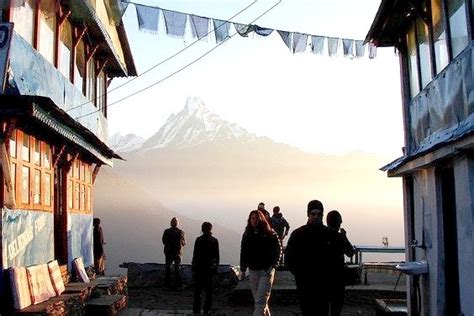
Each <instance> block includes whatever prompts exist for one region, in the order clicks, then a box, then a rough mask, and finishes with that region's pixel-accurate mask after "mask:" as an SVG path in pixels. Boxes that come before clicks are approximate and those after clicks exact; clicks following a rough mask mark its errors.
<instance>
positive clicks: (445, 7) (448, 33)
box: [404, 0, 474, 99]
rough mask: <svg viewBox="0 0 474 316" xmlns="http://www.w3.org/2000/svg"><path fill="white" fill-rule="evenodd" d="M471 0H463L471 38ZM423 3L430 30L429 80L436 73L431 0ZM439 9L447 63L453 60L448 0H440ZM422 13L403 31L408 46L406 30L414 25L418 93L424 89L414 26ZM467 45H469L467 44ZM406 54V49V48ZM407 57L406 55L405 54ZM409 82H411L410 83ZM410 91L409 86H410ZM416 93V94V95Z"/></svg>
mask: <svg viewBox="0 0 474 316" xmlns="http://www.w3.org/2000/svg"><path fill="white" fill-rule="evenodd" d="M472 4H473V1H472V0H465V14H466V21H467V31H468V38H469V39H472V36H473V33H472V30H471V29H472V28H474V25H472V23H471V22H472V19H471V11H472V10H471V7H472ZM425 5H426V6H427V7H428V10H427V11H428V18H427V19H423V20H424V21H425V23H426V24H427V25H428V29H429V32H430V35H429V37H430V44H429V50H430V57H431V73H432V79H431V81H433V80H434V78H436V76H437V75H438V74H437V69H436V56H435V49H434V40H433V23H432V17H431V14H432V12H431V1H429V0H425ZM441 6H442V8H441V10H442V14H443V16H444V19H445V21H446V25H445V26H446V43H447V46H448V60H449V62H448V65H449V64H450V63H451V62H452V61H453V49H452V39H451V25H450V23H449V14H448V0H442V1H441ZM421 15H422V14H415V18H414V19H413V20H412V22H411V23H410V24H409V27H408V28H407V31H406V32H405V37H404V38H405V40H404V41H405V46H406V47H408V41H407V35H408V31H409V30H410V29H411V27H412V25H415V39H416V60H417V67H416V69H417V72H418V84H419V86H420V91H419V92H418V94H419V93H420V92H421V91H423V90H424V88H426V87H423V84H422V80H421V63H420V51H419V43H418V29H417V27H416V23H417V20H418V19H419V18H422V16H421ZM468 46H469V45H468ZM407 54H408V50H407ZM407 58H408V55H407ZM407 73H409V69H408V68H407ZM410 84H411V83H410ZM410 91H411V88H410ZM418 94H417V95H418ZM414 97H415V95H411V94H410V99H413V98H414Z"/></svg>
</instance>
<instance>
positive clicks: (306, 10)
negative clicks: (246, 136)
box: [109, 0, 403, 158]
mask: <svg viewBox="0 0 474 316" xmlns="http://www.w3.org/2000/svg"><path fill="white" fill-rule="evenodd" d="M137 2H139V3H142V4H146V5H151V6H158V7H160V8H163V9H168V10H172V11H180V12H185V13H189V14H195V15H200V16H205V17H210V18H217V19H222V20H228V19H229V18H230V17H232V16H233V15H235V13H237V12H239V11H240V10H242V9H243V8H245V7H247V6H248V5H249V4H251V3H252V1H250V0H247V1H244V0H227V1H222V0H201V1H196V0H178V1H176V0H173V1H170V0H167V1H158V0H137ZM277 3H278V4H277ZM275 4H277V5H276V6H275V7H274V8H273V9H272V10H270V11H269V12H268V13H266V14H265V15H263V16H262V17H260V18H259V19H258V20H255V19H256V18H257V17H259V16H260V15H262V13H264V12H265V11H266V10H268V9H269V8H271V7H272V6H273V5H275ZM379 4H380V0H361V1H353V0H282V1H281V2H278V1H270V0H258V1H256V2H255V3H254V4H252V5H251V6H250V7H249V8H248V9H247V10H245V11H244V12H243V13H242V14H239V15H238V16H237V17H235V18H234V19H232V22H238V23H242V24H258V25H259V26H262V27H268V28H272V29H277V30H284V31H293V32H301V33H307V34H313V35H321V36H331V37H340V38H352V39H364V38H365V36H366V34H367V32H368V30H369V28H370V25H371V23H372V21H373V18H374V16H375V14H376V12H377V9H378V6H379ZM161 22H162V21H160V26H159V31H158V34H150V33H146V32H142V31H139V30H138V23H137V18H136V11H135V6H134V5H132V4H131V5H129V7H128V9H127V10H126V12H125V15H124V23H125V27H126V30H127V34H128V39H129V42H130V46H131V49H132V54H133V56H134V60H135V64H136V67H137V70H138V73H139V74H142V73H143V72H145V71H147V70H148V69H149V68H151V67H153V66H155V65H157V64H159V63H161V62H163V61H164V60H166V59H167V58H168V57H169V56H172V55H173V54H175V53H177V52H179V51H181V50H183V49H184V48H186V49H184V50H183V52H182V53H180V54H179V55H178V56H176V57H173V58H171V59H170V60H168V61H166V62H164V63H163V64H161V65H159V66H157V67H156V68H155V69H153V70H152V71H149V72H148V73H146V74H145V75H140V76H139V77H138V78H136V79H134V80H133V81H131V82H130V83H128V84H126V85H124V86H123V87H121V88H118V89H116V90H114V91H111V92H110V93H109V103H114V102H115V101H117V100H120V99H122V98H124V97H126V96H128V95H130V94H132V93H134V92H136V91H138V90H140V89H143V88H145V87H147V86H149V85H152V84H155V83H157V82H159V83H157V84H156V85H154V86H153V87H152V88H150V89H148V90H146V91H144V92H143V93H139V94H137V95H135V96H133V97H130V98H128V99H126V100H124V101H122V102H119V103H116V104H113V105H112V106H110V108H109V134H110V135H113V134H115V133H117V132H118V133H121V134H122V135H124V134H128V133H134V134H136V135H139V136H142V137H144V138H148V137H150V136H152V135H153V134H154V133H156V132H157V131H158V129H159V128H160V127H161V126H162V125H163V124H164V123H165V121H166V119H167V118H168V117H169V116H170V115H171V114H172V113H176V112H179V111H180V110H181V109H182V108H183V107H184V105H185V103H186V99H187V98H188V97H196V96H197V97H200V98H201V99H202V100H203V101H204V103H205V104H206V105H207V107H208V108H209V109H210V110H211V111H212V112H214V113H216V114H218V115H220V116H221V117H222V118H224V119H226V120H229V121H231V122H235V123H237V124H239V125H240V126H242V127H244V128H246V129H247V130H248V131H250V132H252V133H255V134H257V135H258V136H268V137H270V138H272V139H273V140H275V141H277V142H283V143H287V144H290V145H293V146H297V147H299V148H301V149H303V150H305V151H308V152H315V153H329V154H345V153H348V152H351V151H364V152H370V153H377V154H383V155H387V156H390V157H392V158H397V157H399V156H401V155H402V150H401V148H402V146H403V127H402V113H401V97H400V74H399V64H398V57H397V55H396V54H395V52H394V50H393V48H383V49H378V54H377V57H376V58H375V59H372V60H370V59H368V58H364V59H349V58H344V57H342V56H338V57H329V56H327V53H326V54H324V55H323V56H319V55H314V54H312V53H311V52H310V49H309V47H308V49H307V51H306V52H305V53H297V54H292V53H291V52H290V51H289V49H288V48H287V47H286V46H285V44H284V43H283V41H282V40H281V38H280V36H279V35H278V34H277V32H273V33H272V34H271V35H270V36H269V37H260V36H258V35H250V36H249V37H248V38H244V37H241V36H240V35H236V36H234V37H232V38H231V39H229V40H228V41H226V42H225V43H224V44H222V45H220V46H219V47H217V48H216V43H215V40H214V37H213V36H211V37H210V38H209V39H208V41H207V42H206V41H199V42H198V43H196V44H193V45H192V46H190V45H191V43H193V41H194V40H193V39H192V37H191V36H190V34H189V33H190V32H188V31H189V30H187V35H186V36H185V38H184V39H176V38H172V37H169V36H167V35H166V33H165V28H164V25H163V24H162V23H161ZM234 32H235V30H234V28H233V27H231V34H232V33H234ZM214 48H215V49H214ZM212 49H214V50H212ZM211 50H212V51H211ZM204 54H207V55H205V56H204V57H202V56H203V55H204ZM197 59H199V60H197ZM196 60H197V61H196ZM190 63H191V65H190V66H189V67H186V68H185V69H183V70H182V71H179V70H180V69H181V68H183V67H184V66H185V65H187V64H190ZM174 73H175V74H174ZM168 76H169V78H167V77H168ZM166 78H167V79H166ZM128 80H129V79H114V81H113V83H112V85H111V86H110V88H109V89H113V88H114V87H117V86H119V85H122V84H124V83H125V82H128ZM160 81H161V82H160ZM124 122H126V123H124Z"/></svg>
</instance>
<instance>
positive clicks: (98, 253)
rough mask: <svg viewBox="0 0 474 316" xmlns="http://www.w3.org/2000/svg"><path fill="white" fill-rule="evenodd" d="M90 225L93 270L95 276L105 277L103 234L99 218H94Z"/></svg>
mask: <svg viewBox="0 0 474 316" xmlns="http://www.w3.org/2000/svg"><path fill="white" fill-rule="evenodd" d="M92 223H93V227H94V228H93V237H94V269H95V272H96V274H97V275H105V251H104V244H105V242H104V232H103V230H102V226H100V218H94V219H93V221H92Z"/></svg>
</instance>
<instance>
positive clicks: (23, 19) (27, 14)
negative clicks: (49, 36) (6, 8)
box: [12, 0, 35, 45]
mask: <svg viewBox="0 0 474 316" xmlns="http://www.w3.org/2000/svg"><path fill="white" fill-rule="evenodd" d="M34 18H35V9H34V0H27V1H26V2H25V5H24V6H14V9H13V10H12V22H13V23H14V24H15V32H17V33H18V35H20V36H21V37H22V38H23V39H24V40H26V41H27V42H28V43H29V44H30V45H33V34H34V32H33V28H34V25H35V23H34Z"/></svg>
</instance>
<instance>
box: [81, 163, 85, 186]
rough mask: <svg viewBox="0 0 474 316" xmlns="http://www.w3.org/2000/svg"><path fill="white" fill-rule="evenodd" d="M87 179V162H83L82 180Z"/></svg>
mask: <svg viewBox="0 0 474 316" xmlns="http://www.w3.org/2000/svg"><path fill="white" fill-rule="evenodd" d="M85 179H86V164H85V163H81V181H83V182H84V181H85Z"/></svg>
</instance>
